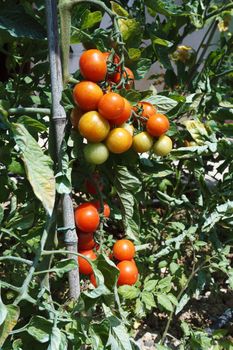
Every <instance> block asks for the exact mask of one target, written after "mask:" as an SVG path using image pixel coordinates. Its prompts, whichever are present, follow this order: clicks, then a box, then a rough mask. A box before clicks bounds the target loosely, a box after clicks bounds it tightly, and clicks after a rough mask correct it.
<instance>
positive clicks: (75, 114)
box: [70, 106, 83, 131]
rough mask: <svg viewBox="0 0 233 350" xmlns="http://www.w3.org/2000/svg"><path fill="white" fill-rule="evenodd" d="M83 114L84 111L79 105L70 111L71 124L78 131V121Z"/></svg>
mask: <svg viewBox="0 0 233 350" xmlns="http://www.w3.org/2000/svg"><path fill="white" fill-rule="evenodd" d="M82 115H83V112H82V111H81V109H80V108H79V107H78V106H75V107H74V108H73V109H72V111H71V113H70V121H71V124H72V126H73V128H74V129H75V130H77V131H78V123H79V120H80V118H81V116H82Z"/></svg>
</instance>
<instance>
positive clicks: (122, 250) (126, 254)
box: [113, 239, 135, 261]
mask: <svg viewBox="0 0 233 350" xmlns="http://www.w3.org/2000/svg"><path fill="white" fill-rule="evenodd" d="M113 255H114V258H116V259H117V260H120V261H122V260H131V259H133V258H134V255H135V246H134V244H133V243H132V242H131V241H129V240H128V239H120V240H118V241H116V243H115V244H114V246H113Z"/></svg>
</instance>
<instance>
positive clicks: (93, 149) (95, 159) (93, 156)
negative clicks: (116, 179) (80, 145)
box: [83, 143, 109, 165]
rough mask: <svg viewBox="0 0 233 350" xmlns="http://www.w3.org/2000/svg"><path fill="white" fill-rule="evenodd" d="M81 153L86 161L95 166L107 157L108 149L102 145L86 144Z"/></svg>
mask: <svg viewBox="0 0 233 350" xmlns="http://www.w3.org/2000/svg"><path fill="white" fill-rule="evenodd" d="M83 152H84V158H85V159H86V161H87V162H88V163H91V164H96V165H100V164H103V163H104V162H105V161H106V160H107V159H108V156H109V151H108V148H107V147H106V146H105V145H104V144H103V143H88V144H87V145H85V146H84V149H83Z"/></svg>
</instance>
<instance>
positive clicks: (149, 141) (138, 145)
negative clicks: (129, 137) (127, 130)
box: [133, 131, 153, 153]
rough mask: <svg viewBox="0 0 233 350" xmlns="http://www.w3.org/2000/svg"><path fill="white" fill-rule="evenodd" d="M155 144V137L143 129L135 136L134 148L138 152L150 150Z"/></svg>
mask: <svg viewBox="0 0 233 350" xmlns="http://www.w3.org/2000/svg"><path fill="white" fill-rule="evenodd" d="M152 146H153V137H152V136H151V135H150V134H149V133H148V132H146V131H142V132H140V133H139V134H137V135H135V136H134V137H133V148H134V150H135V151H136V152H138V153H143V152H148V151H149V150H150V149H151V147H152Z"/></svg>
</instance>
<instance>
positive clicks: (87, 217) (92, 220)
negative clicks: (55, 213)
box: [74, 203, 100, 232]
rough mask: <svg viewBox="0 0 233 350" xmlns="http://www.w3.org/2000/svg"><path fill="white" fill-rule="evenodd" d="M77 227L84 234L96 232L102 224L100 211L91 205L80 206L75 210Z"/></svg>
mask: <svg viewBox="0 0 233 350" xmlns="http://www.w3.org/2000/svg"><path fill="white" fill-rule="evenodd" d="M74 216H75V223H76V226H77V227H78V228H79V229H80V230H81V231H83V232H94V231H95V230H96V229H97V228H98V226H99V222H100V217H99V213H98V210H97V209H96V208H95V207H94V205H93V204H91V203H83V204H80V205H79V206H78V207H77V208H76V209H75V213H74Z"/></svg>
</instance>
